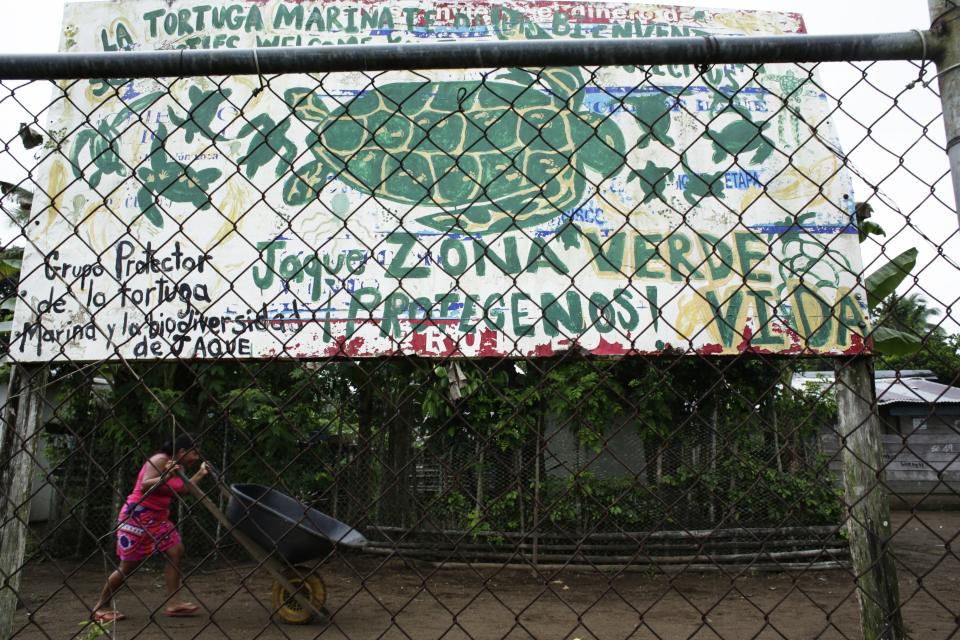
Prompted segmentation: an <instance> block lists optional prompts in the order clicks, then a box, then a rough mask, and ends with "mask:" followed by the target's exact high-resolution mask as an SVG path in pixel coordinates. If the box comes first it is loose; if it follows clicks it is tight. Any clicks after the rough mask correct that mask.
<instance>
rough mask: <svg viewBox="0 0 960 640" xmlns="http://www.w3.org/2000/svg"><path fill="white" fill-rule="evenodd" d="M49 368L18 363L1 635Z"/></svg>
mask: <svg viewBox="0 0 960 640" xmlns="http://www.w3.org/2000/svg"><path fill="white" fill-rule="evenodd" d="M49 374H50V369H49V368H48V367H47V366H46V365H24V364H22V365H18V376H19V378H20V385H19V390H20V398H19V401H18V403H17V417H16V420H15V421H14V425H13V426H14V433H13V434H12V436H13V438H12V441H11V446H10V449H9V451H10V452H11V455H10V458H9V460H10V462H9V466H8V468H7V474H8V475H7V478H8V485H7V495H6V496H5V500H4V505H5V506H4V509H3V520H2V521H0V580H2V582H0V638H9V637H10V636H11V635H12V630H13V618H14V616H15V615H16V612H17V602H18V600H19V594H20V579H21V576H22V572H21V568H22V567H23V558H24V556H25V554H26V545H27V525H28V524H29V520H30V499H29V496H30V477H31V475H32V474H33V468H34V464H35V463H34V461H35V459H36V455H37V440H38V437H37V432H38V431H39V429H40V422H41V421H42V419H43V399H44V393H45V391H46V386H47V379H48V377H49Z"/></svg>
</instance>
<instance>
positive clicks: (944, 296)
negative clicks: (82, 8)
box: [0, 0, 960, 331]
mask: <svg viewBox="0 0 960 640" xmlns="http://www.w3.org/2000/svg"><path fill="white" fill-rule="evenodd" d="M63 4H64V3H63V2H62V0H30V1H28V2H21V1H17V2H10V1H7V2H4V7H3V9H4V10H3V17H2V20H0V50H2V51H4V52H16V53H31V52H35V53H40V52H53V51H56V49H57V43H58V38H59V32H60V22H61V18H62V11H63ZM690 4H695V5H697V6H703V7H727V8H737V9H765V10H773V11H790V12H798V13H801V14H802V15H803V16H804V20H805V23H806V27H807V31H808V33H810V34H837V33H879V32H902V31H909V30H910V29H926V28H927V27H928V25H929V15H928V8H927V3H926V2H925V0H906V1H904V0H900V1H895V0H802V1H796V2H773V1H766V2H765V1H763V0H721V1H711V0H703V1H700V2H696V3H690ZM818 73H820V75H821V77H822V79H823V82H824V85H825V86H826V87H827V89H828V91H829V92H830V93H831V94H832V95H834V97H838V96H841V95H843V96H844V98H843V103H842V104H843V111H844V112H845V113H846V114H849V115H840V116H838V117H837V118H835V126H836V127H837V130H838V132H839V136H840V139H841V142H842V145H843V148H844V150H845V151H847V152H848V153H849V154H850V159H851V160H852V162H853V164H854V165H855V166H856V168H857V171H858V172H859V173H860V174H861V175H863V176H864V177H865V178H866V179H867V181H868V182H871V183H873V184H877V183H879V184H880V187H881V191H882V194H883V196H884V199H885V201H886V202H887V203H889V204H891V205H892V206H893V207H895V208H896V209H898V210H899V212H896V211H894V210H893V209H889V208H887V207H885V206H883V204H882V203H881V202H879V201H878V200H877V199H872V200H871V201H872V202H873V203H874V205H875V206H874V208H875V209H876V210H877V214H876V217H875V219H876V220H877V221H878V222H880V223H881V224H882V225H883V226H884V227H885V228H886V229H887V231H888V238H887V239H886V240H885V241H884V243H885V244H886V247H885V250H886V251H887V253H888V255H895V254H896V253H898V252H899V251H902V250H903V249H906V248H909V247H911V246H917V247H918V248H919V249H920V251H921V258H920V264H919V265H918V273H919V282H918V285H919V287H920V289H911V291H919V292H921V293H923V294H924V295H925V297H926V298H927V299H928V300H930V301H931V302H936V303H938V304H937V306H939V307H941V308H943V309H945V308H946V307H948V306H950V305H951V304H953V305H955V304H956V301H957V299H958V298H957V294H958V291H960V287H957V285H956V283H957V281H958V279H960V272H958V271H957V269H956V268H955V267H953V266H952V265H951V264H950V263H948V261H947V260H946V259H945V258H944V257H942V256H940V255H938V252H937V251H936V247H937V245H942V246H944V247H945V250H946V252H947V254H948V255H951V254H952V255H954V256H958V257H960V240H958V238H957V218H956V214H955V213H954V211H952V203H953V195H952V190H951V189H950V186H949V180H947V179H946V177H945V174H946V171H947V162H946V157H945V155H944V154H943V153H942V151H940V150H939V149H937V147H936V145H937V144H940V145H942V144H943V137H944V136H943V129H942V124H941V123H940V122H939V120H937V119H936V118H937V116H938V114H939V112H940V106H939V100H938V99H937V97H936V95H935V94H934V91H933V90H934V89H935V88H936V84H935V83H934V84H933V86H932V88H931V89H929V90H927V89H923V88H921V87H917V88H915V89H913V90H911V91H908V92H906V94H904V95H903V96H901V98H900V102H899V104H900V107H901V109H893V110H891V107H892V99H891V97H889V96H894V95H898V94H900V93H901V92H903V89H904V86H905V85H906V84H907V82H909V81H910V80H911V79H912V78H914V77H915V76H916V74H917V68H916V66H914V65H911V64H909V63H883V64H882V65H876V66H874V67H873V68H872V69H871V73H870V80H871V82H872V83H873V84H875V85H876V87H877V88H872V87H870V86H869V85H867V84H866V83H864V82H860V81H859V78H858V76H859V71H858V70H857V69H855V68H854V67H853V66H852V65H849V64H845V63H844V64H836V65H821V67H820V68H819V70H818ZM932 75H933V73H932V72H930V71H928V73H927V77H928V78H929V77H930V76H932ZM33 89H34V90H32V91H18V94H17V96H18V99H20V100H22V101H25V102H27V103H28V104H29V105H31V108H35V106H32V105H42V104H44V100H45V99H49V95H50V93H49V87H48V86H42V83H38V86H36V87H34V88H33ZM851 89H852V90H851ZM881 91H882V92H884V93H886V94H888V95H886V96H885V95H883V93H880V92H881ZM11 106H12V105H11V104H10V101H9V100H6V101H3V102H0V136H2V137H3V139H4V140H9V139H10V138H11V137H12V136H14V135H15V133H16V125H17V123H18V122H19V121H21V118H22V117H23V113H22V112H17V111H16V110H11V108H10V107H11ZM931 122H932V123H933V126H932V127H931V129H930V132H929V133H928V134H927V135H928V136H929V138H930V140H929V141H926V140H922V126H923V125H925V124H927V123H931ZM867 126H869V127H870V132H869V134H868V132H867V129H866V127H867ZM918 141H920V142H919V144H918ZM0 155H5V154H0ZM901 156H903V157H904V158H905V163H904V164H903V165H902V166H901V164H900V162H899V159H900V157H901ZM25 173H26V172H25V169H23V168H19V167H16V166H15V165H13V164H12V163H10V162H9V161H7V162H3V161H2V159H0V178H3V179H6V180H16V179H21V178H22V177H23V176H24V175H25ZM17 174H20V175H17ZM931 185H933V186H935V187H936V189H935V191H934V195H935V196H938V197H939V198H941V199H943V200H945V201H947V202H948V203H950V204H951V207H949V208H948V207H946V206H943V205H941V204H939V203H938V202H937V201H936V199H935V198H931ZM868 196H870V189H869V188H868V187H866V186H865V185H864V183H863V182H861V181H859V180H857V179H855V197H856V199H857V200H863V199H866V198H867V197H868ZM923 236H926V238H924V237H923ZM880 249H881V247H880V245H877V244H873V245H870V246H865V247H864V261H865V263H866V265H867V271H870V270H871V269H873V268H875V267H876V266H877V265H878V264H880V261H881V260H882V259H881V258H878V255H879V253H880ZM958 318H960V307H958V309H957V311H956V312H954V314H953V315H952V317H951V318H950V319H947V320H946V323H945V327H946V328H948V329H949V330H950V331H955V330H957V326H958V325H957V323H956V320H957V319H958Z"/></svg>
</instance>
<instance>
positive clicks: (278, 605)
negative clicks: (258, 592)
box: [270, 567, 327, 624]
mask: <svg viewBox="0 0 960 640" xmlns="http://www.w3.org/2000/svg"><path fill="white" fill-rule="evenodd" d="M284 576H285V577H286V578H287V580H289V581H290V583H291V584H292V585H293V586H294V587H296V588H297V589H299V590H300V591H301V593H304V595H306V596H307V597H309V598H310V604H312V605H313V606H314V607H315V608H316V609H317V610H319V611H326V609H325V608H324V605H325V604H326V602H327V585H325V584H324V583H323V579H322V578H321V577H320V576H318V575H317V574H316V573H312V572H311V571H310V569H308V568H305V567H297V568H296V569H291V570H288V571H286V572H285V573H284ZM270 603H271V605H273V610H274V611H276V615H277V616H279V617H280V619H281V620H282V621H283V622H285V623H287V624H307V623H308V622H310V620H311V619H312V618H313V611H311V610H310V609H305V608H304V607H303V606H301V605H300V603H299V602H297V601H296V599H294V598H293V597H292V596H291V594H290V593H288V592H287V590H286V589H285V588H284V586H283V585H282V584H280V583H279V582H277V581H274V583H273V589H272V591H271V594H270Z"/></svg>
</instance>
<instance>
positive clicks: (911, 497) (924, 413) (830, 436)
mask: <svg viewBox="0 0 960 640" xmlns="http://www.w3.org/2000/svg"><path fill="white" fill-rule="evenodd" d="M807 384H813V385H815V386H829V385H832V384H833V372H825V371H819V372H804V373H799V374H797V375H796V376H794V379H793V385H794V386H795V387H800V386H805V385H807ZM875 385H876V386H875V388H876V392H877V410H878V413H879V415H880V421H881V425H882V429H883V432H882V435H881V437H882V439H883V453H884V462H885V467H884V483H885V484H886V486H887V489H888V490H889V491H890V493H891V497H892V498H893V500H894V503H900V504H916V503H918V502H920V501H921V500H922V501H923V503H924V504H925V505H928V506H943V505H947V504H950V505H960V387H951V386H948V385H945V384H940V383H939V382H937V381H936V376H934V374H933V373H932V372H930V371H925V370H920V371H916V370H911V371H907V370H904V371H899V372H897V371H877V372H876V373H875ZM820 442H821V446H822V447H823V450H824V452H825V453H827V454H828V455H830V456H831V457H832V458H833V459H832V460H831V463H830V467H831V469H833V470H834V471H835V472H836V473H837V474H838V475H839V473H840V469H841V466H842V465H841V460H840V441H839V438H838V437H837V434H836V431H835V430H834V429H830V430H824V432H823V433H821V436H820Z"/></svg>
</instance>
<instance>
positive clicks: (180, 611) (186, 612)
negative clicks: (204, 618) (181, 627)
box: [163, 602, 200, 618]
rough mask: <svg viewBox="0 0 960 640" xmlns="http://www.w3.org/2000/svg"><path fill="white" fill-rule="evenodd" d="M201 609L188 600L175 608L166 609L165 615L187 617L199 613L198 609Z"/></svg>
mask: <svg viewBox="0 0 960 640" xmlns="http://www.w3.org/2000/svg"><path fill="white" fill-rule="evenodd" d="M199 610H200V607H198V606H197V605H195V604H193V603H189V602H188V603H184V604H181V605H177V606H176V607H174V608H173V609H166V610H165V611H164V612H163V615H165V616H167V617H168V618H186V617H189V616H195V615H197V611H199Z"/></svg>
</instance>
